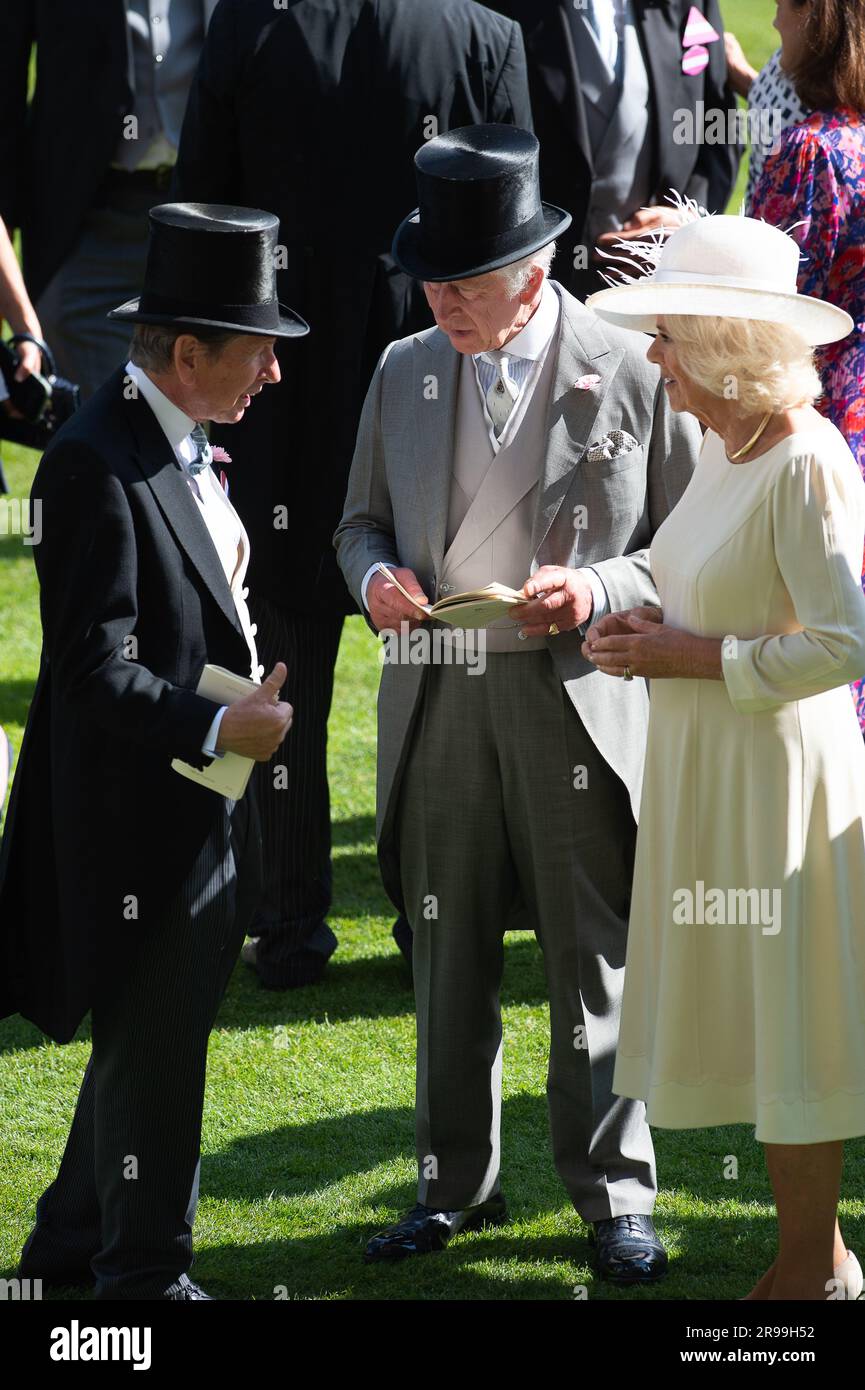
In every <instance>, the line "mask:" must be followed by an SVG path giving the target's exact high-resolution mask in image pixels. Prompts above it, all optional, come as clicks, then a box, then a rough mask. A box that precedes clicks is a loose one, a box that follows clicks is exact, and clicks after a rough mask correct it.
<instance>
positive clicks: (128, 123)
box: [0, 0, 217, 397]
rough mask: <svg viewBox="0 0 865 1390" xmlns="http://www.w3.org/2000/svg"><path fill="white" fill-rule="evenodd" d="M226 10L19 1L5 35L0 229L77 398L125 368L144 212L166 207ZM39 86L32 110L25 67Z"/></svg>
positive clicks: (130, 1) (128, 2)
mask: <svg viewBox="0 0 865 1390" xmlns="http://www.w3.org/2000/svg"><path fill="white" fill-rule="evenodd" d="M216 5H217V0H75V3H74V4H70V3H69V0H14V3H12V0H10V3H8V4H5V5H4V6H3V18H2V26H0V216H2V217H3V218H4V219H5V221H6V223H7V225H8V227H9V229H10V231H11V230H13V229H14V228H16V227H20V229H21V250H22V256H23V262H24V274H25V278H26V280H27V285H28V289H29V290H30V293H31V295H32V297H33V300H34V302H36V307H37V310H38V313H39V318H40V320H41V323H42V329H43V334H44V336H45V338H46V339H47V341H48V343H49V345H50V346H51V348H52V349H53V351H54V356H55V359H56V362H57V367H58V370H59V372H60V374H61V375H62V376H67V377H70V378H72V379H73V380H75V381H77V382H79V383H80V385H81V392H82V397H86V396H89V395H91V394H92V393H93V392H94V391H95V390H96V389H97V387H99V386H101V384H102V383H103V381H104V380H105V378H106V377H107V376H108V375H109V373H110V372H112V371H113V370H114V368H115V367H116V366H118V365H119V364H120V363H122V362H124V361H125V360H126V356H125V354H126V348H127V346H128V334H127V333H126V330H125V328H124V327H123V325H122V324H119V323H110V322H108V323H106V317H105V316H106V314H107V313H108V311H109V309H111V308H113V306H114V305H115V304H118V303H120V302H121V301H122V300H124V299H129V298H131V297H132V295H134V294H137V293H138V291H139V290H140V288H141V281H142V278H143V275H144V263H145V259H146V255H147V213H148V210H149V209H150V208H151V207H153V206H154V205H155V204H156V203H162V202H164V201H165V198H166V196H167V190H168V185H169V181H170V177H171V169H172V166H173V164H174V160H175V158H176V156H177V142H178V139H179V136H180V127H181V124H182V122H183V113H184V110H185V108H186V98H187V95H188V92H189V84H190V83H191V81H192V78H193V74H194V73H195V68H196V64H197V63H198V58H199V55H200V52H201V45H202V43H203V42H204V35H205V31H206V29H207V24H208V22H209V20H210V16H211V15H212V13H213V11H214V9H215V8H216ZM34 44H35V45H36V86H35V89H34V93H33V101H32V105H31V106H30V107H29V108H28V105H27V86H28V74H29V68H30V56H31V50H32V47H33V45H34Z"/></svg>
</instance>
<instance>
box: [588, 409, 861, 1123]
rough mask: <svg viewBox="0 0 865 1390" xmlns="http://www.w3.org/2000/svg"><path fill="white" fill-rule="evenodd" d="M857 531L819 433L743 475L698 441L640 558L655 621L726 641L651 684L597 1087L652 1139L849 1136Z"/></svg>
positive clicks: (854, 480)
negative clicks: (643, 1123)
mask: <svg viewBox="0 0 865 1390" xmlns="http://www.w3.org/2000/svg"><path fill="white" fill-rule="evenodd" d="M863 535H865V484H863V481H862V478H861V476H860V473H859V470H858V468H857V466H856V464H855V462H854V460H853V456H852V454H851V453H850V451H849V449H848V447H847V444H846V443H845V441H844V438H843V436H842V435H841V434H840V433H839V432H838V431H837V430H836V429H835V427H834V425H830V424H828V423H826V424H822V425H815V426H814V428H813V429H812V430H808V431H803V432H801V433H799V434H796V435H793V436H791V437H790V438H788V439H785V440H782V441H781V443H779V444H777V445H776V446H775V447H774V448H772V449H770V450H768V451H767V452H766V453H764V454H763V455H762V457H758V458H755V459H753V460H751V461H749V462H747V463H741V464H732V463H730V462H729V460H728V459H727V456H726V452H725V449H724V445H723V442H722V441H721V439H720V438H719V437H718V436H717V435H716V434H713V433H709V434H707V435H706V437H705V439H704V441H703V448H702V451H701V454H700V458H699V461H698V464H697V468H696V470H695V472H694V476H693V478H692V481H691V483H690V484H689V486H688V488H687V491H686V492H685V494H684V496H683V497H682V500H681V501H680V503H679V505H678V506H677V507H676V508H675V509H674V511H673V512H672V513H671V514H670V516H669V517H668V518H667V520H666V521H665V522H664V524H663V525H662V526H661V527H660V529H659V530H658V532H657V534H656V536H655V539H654V541H653V543H652V549H651V567H652V574H653V577H654V580H655V583H656V585H657V588H658V592H659V594H660V598H661V603H662V605H663V612H664V622H665V623H668V624H670V625H671V626H673V627H677V628H684V629H686V630H687V631H689V632H694V633H697V634H700V635H701V636H705V637H720V638H727V639H728V640H727V641H726V642H725V644H724V653H723V657H722V661H723V672H724V679H723V680H722V681H713V680H657V681H654V682H653V683H652V686H651V716H650V722H649V734H648V747H647V754H646V770H645V781H644V784H643V794H642V810H641V815H640V828H639V835H638V840H637V855H636V865H635V878H634V889H633V897H632V904H631V921H630V936H629V942H628V954H627V965H626V970H625V987H624V998H623V1005H622V1019H621V1031H620V1039H619V1048H618V1054H617V1061H616V1070H615V1079H614V1083H613V1089H614V1091H616V1092H617V1093H618V1094H619V1095H623V1096H631V1097H637V1098H642V1099H645V1100H646V1102H647V1107H648V1119H649V1122H650V1123H651V1124H654V1125H660V1126H662V1127H664V1128H671V1129H684V1128H692V1127H697V1126H703V1125H719V1124H732V1123H737V1122H740V1121H745V1122H753V1123H754V1124H755V1125H756V1138H757V1139H758V1140H762V1141H764V1142H767V1143H779V1144H805V1143H816V1142H819V1141H824V1140H832V1139H844V1138H848V1137H851V1136H854V1135H861V1134H865V746H863V740H862V735H861V734H860V732H859V726H858V723H857V720H856V715H855V712H854V709H853V701H852V699H851V696H850V692H849V690H848V689H847V683H848V681H851V680H854V679H856V678H858V677H860V676H861V675H862V674H863V673H865V597H863V593H862V588H861V580H860V574H861V569H862V552H863ZM754 890H757V891H754ZM760 890H762V891H760Z"/></svg>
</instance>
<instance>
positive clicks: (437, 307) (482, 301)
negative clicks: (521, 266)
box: [423, 269, 543, 353]
mask: <svg viewBox="0 0 865 1390" xmlns="http://www.w3.org/2000/svg"><path fill="white" fill-rule="evenodd" d="M542 284H543V271H541V270H538V269H534V270H533V272H532V277H531V279H530V280H529V283H528V285H527V286H526V288H525V289H524V290H521V291H520V292H519V293H518V294H516V295H512V294H511V293H510V291H509V289H508V284H507V280H506V279H505V278H504V277H503V276H501V275H497V274H495V273H494V272H492V273H490V274H488V275H476V276H473V277H472V278H471V279H470V280H445V281H443V282H441V283H438V284H437V283H433V282H430V281H424V287H423V288H424V294H425V295H426V297H427V303H428V304H429V306H430V309H431V310H432V312H433V314H434V316H435V321H436V323H437V324H438V326H439V328H440V329H441V330H442V332H443V333H446V334H447V336H448V338H449V339H450V341H451V345H452V346H453V347H455V348H456V350H457V352H465V353H478V352H489V351H490V349H491V348H500V347H503V346H504V345H505V343H506V342H508V341H509V339H511V338H512V337H513V336H514V334H515V333H518V332H519V330H520V329H521V328H522V327H523V325H524V324H526V323H528V321H529V319H530V318H531V316H532V313H533V311H534V309H535V307H536V300H537V296H538V291H539V290H540V288H541V285H542Z"/></svg>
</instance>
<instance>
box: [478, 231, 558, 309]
mask: <svg viewBox="0 0 865 1390" xmlns="http://www.w3.org/2000/svg"><path fill="white" fill-rule="evenodd" d="M555 254H556V243H555V242H554V241H550V242H548V243H547V245H546V246H542V247H541V248H540V250H539V251H533V252H532V254H531V255H530V256H523V258H522V260H521V261H513V262H512V264H511V265H504V266H502V268H501V270H496V271H494V272H493V273H494V274H495V275H500V276H501V277H502V279H503V280H504V282H505V284H506V285H507V287H508V293H509V294H510V296H511V298H513V297H514V295H517V294H520V293H521V292H522V291H523V290H524V289H525V288H526V285H527V284H528V283H529V280H530V278H531V274H532V270H533V269H534V267H535V266H536V265H539V266H540V267H541V270H542V271H543V272H544V275H545V276H547V275H549V273H550V266H551V265H552V263H553V256H554V255H555Z"/></svg>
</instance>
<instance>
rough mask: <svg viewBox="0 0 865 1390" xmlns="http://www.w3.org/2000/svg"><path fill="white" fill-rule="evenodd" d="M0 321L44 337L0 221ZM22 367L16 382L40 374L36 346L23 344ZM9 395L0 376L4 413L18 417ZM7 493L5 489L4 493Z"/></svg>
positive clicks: (17, 331)
mask: <svg viewBox="0 0 865 1390" xmlns="http://www.w3.org/2000/svg"><path fill="white" fill-rule="evenodd" d="M0 319H5V320H6V322H7V323H8V324H9V326H10V328H11V329H12V332H13V333H32V335H33V337H34V338H41V337H42V329H41V328H40V326H39V319H38V317H37V314H36V310H35V309H34V308H33V305H32V304H31V302H30V296H29V295H28V293H27V289H26V286H25V284H24V277H23V275H22V274H21V268H20V266H19V265H18V261H17V260H16V257H15V252H14V251H13V249H12V242H11V241H10V240H9V233H8V232H7V230H6V224H5V222H4V221H3V219H2V217H0ZM18 356H19V357H20V359H21V364H20V366H19V367H18V370H17V372H16V373H15V380H16V381H23V380H24V378H25V377H28V376H29V375H30V373H31V372H38V371H39V366H40V352H39V348H38V347H37V346H36V344H35V343H21V345H20V347H19V348H18ZM8 394H9V393H8V391H7V389H6V385H5V383H4V381H3V378H2V376H0V401H2V402H3V409H4V410H6V411H7V412H8V413H10V414H15V413H16V411H15V408H14V406H10V405H9V403H8V401H7V399H6V398H7V396H8ZM4 490H5V489H4Z"/></svg>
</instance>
